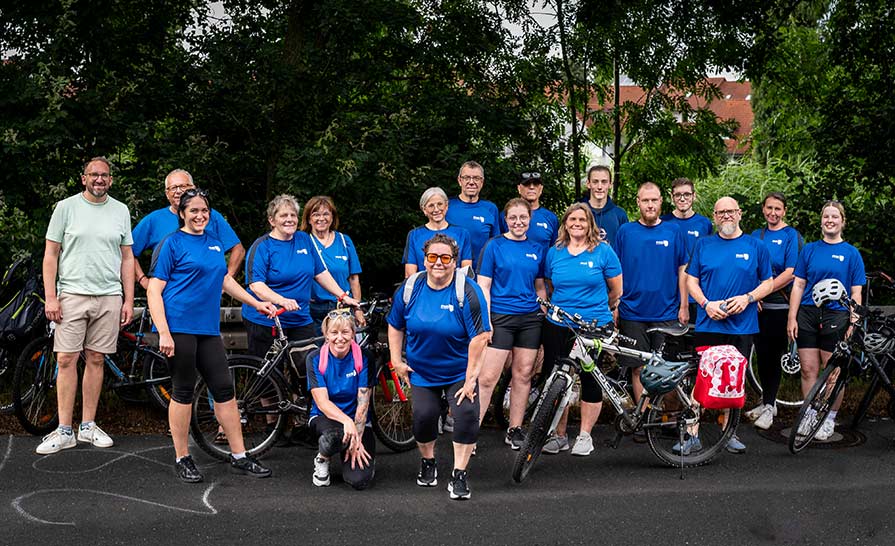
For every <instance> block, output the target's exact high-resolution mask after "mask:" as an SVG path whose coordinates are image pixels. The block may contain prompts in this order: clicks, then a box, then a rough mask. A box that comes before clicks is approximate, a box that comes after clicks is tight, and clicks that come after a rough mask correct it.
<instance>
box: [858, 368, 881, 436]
mask: <svg viewBox="0 0 895 546" xmlns="http://www.w3.org/2000/svg"><path fill="white" fill-rule="evenodd" d="M881 388H882V385H880V379H879V375H877V374H876V372H875V371H874V372H873V377H872V378H870V383H869V384H868V385H867V390H866V391H864V396H863V397H861V401H860V402H859V403H858V407H857V408H855V415H854V416H853V417H852V420H851V428H852V430H857V428H858V427H859V426H860V425H861V421H863V420H864V417H866V416H867V410H869V409H870V406H871V405H873V400H874V399H875V398H876V395H877V394H879V391H880V389H881Z"/></svg>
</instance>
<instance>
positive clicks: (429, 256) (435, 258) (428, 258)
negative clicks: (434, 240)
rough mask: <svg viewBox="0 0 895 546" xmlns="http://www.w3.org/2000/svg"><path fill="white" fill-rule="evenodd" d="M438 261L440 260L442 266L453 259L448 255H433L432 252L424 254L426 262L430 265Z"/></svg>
mask: <svg viewBox="0 0 895 546" xmlns="http://www.w3.org/2000/svg"><path fill="white" fill-rule="evenodd" d="M438 260H441V263H442V264H444V265H447V264H449V263H451V262H452V261H454V257H453V256H451V255H450V254H435V253H434V252H430V253H428V254H426V261H427V262H429V263H430V264H434V263H435V262H437V261H438Z"/></svg>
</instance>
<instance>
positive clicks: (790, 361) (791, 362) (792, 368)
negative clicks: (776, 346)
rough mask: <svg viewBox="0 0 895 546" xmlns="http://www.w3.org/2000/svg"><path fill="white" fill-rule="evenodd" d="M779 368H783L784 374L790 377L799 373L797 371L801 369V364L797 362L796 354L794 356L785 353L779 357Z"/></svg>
mask: <svg viewBox="0 0 895 546" xmlns="http://www.w3.org/2000/svg"><path fill="white" fill-rule="evenodd" d="M780 367H781V368H783V371H784V372H786V373H788V374H790V375H795V374H797V373H799V371H800V370H801V369H802V362H801V360H799V355H798V353H796V354H789V353H786V354H785V355H783V356H781V357H780Z"/></svg>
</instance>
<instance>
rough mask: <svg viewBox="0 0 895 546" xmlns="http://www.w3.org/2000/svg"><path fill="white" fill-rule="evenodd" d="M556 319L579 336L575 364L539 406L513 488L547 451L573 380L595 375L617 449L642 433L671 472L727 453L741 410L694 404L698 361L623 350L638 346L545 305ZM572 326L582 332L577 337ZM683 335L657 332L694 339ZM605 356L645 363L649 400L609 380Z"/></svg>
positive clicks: (556, 372) (551, 381) (553, 382)
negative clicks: (602, 363) (610, 412)
mask: <svg viewBox="0 0 895 546" xmlns="http://www.w3.org/2000/svg"><path fill="white" fill-rule="evenodd" d="M538 302H539V303H540V304H541V305H543V306H544V307H546V308H547V309H548V310H549V311H548V312H550V313H552V317H553V320H554V321H555V322H560V323H563V324H564V325H565V326H567V327H568V328H569V329H570V330H572V332H574V334H575V343H574V345H573V347H572V351H571V352H570V353H569V357H568V358H563V359H561V360H560V361H559V362H558V363H557V364H556V366H555V367H554V369H553V371H552V372H551V374H550V377H548V378H547V381H546V384H545V387H544V391H543V393H542V394H541V398H540V399H539V401H538V405H537V409H536V410H535V412H534V417H532V420H531V425H530V427H529V430H528V435H527V437H526V440H525V442H524V443H523V445H522V448H521V449H520V450H519V454H518V455H517V456H516V460H515V463H514V465H513V480H515V481H516V482H517V483H521V482H522V481H523V480H524V479H525V478H526V477H527V476H528V474H529V473H530V472H531V470H532V468H533V467H534V464H535V462H536V461H537V459H538V456H539V455H540V454H541V450H542V449H543V447H544V444H545V443H546V441H547V437H548V436H549V434H550V433H552V432H553V431H554V430H555V429H556V426H557V424H558V423H559V420H560V417H561V416H562V414H563V410H564V409H565V407H566V406H567V405H568V403H569V398H570V396H571V394H572V385H573V383H574V376H573V373H578V374H583V373H589V374H591V376H592V377H593V378H594V379H595V380H596V381H597V383H598V384H599V385H600V386H601V387H602V388H603V397H604V399H606V398H608V399H609V402H610V403H611V404H612V406H613V408H615V411H616V413H617V414H618V415H617V417H616V419H615V429H616V435H615V438H614V439H613V440H612V441H609V442H607V444H608V445H609V447H613V448H617V447H618V444H619V442H620V441H621V438H622V436H624V435H626V434H633V433H634V432H635V431H639V430H642V431H643V432H644V434H645V435H646V438H647V442H648V443H649V446H650V450H651V451H652V452H653V454H654V455H655V456H656V457H658V458H659V460H661V461H662V462H664V463H666V464H667V465H669V466H673V467H679V468H681V469H683V468H684V467H695V466H700V465H703V464H706V463H708V462H709V461H711V460H712V459H713V458H714V457H715V456H716V455H717V454H718V453H720V452H721V451H722V450H723V449H724V447H725V446H726V445H727V441H728V440H729V439H730V438H731V437H732V436H733V434H734V433H735V432H736V427H737V423H738V422H739V418H740V410H739V409H731V410H707V409H705V408H702V407H701V406H700V405H699V404H698V403H697V402H696V401H695V400H694V399H693V397H692V391H693V387H694V385H695V382H696V375H697V372H698V370H699V360H698V357H697V356H696V355H695V354H689V353H685V354H684V355H681V356H682V357H683V358H684V360H683V361H669V360H666V359H665V358H663V357H662V356H661V354H662V351H661V350H660V351H656V352H645V351H638V350H636V349H631V348H628V347H623V346H620V345H619V344H618V341H623V342H624V343H626V344H629V345H633V344H634V340H632V339H630V338H627V337H625V336H622V335H620V334H618V332H616V331H614V330H612V329H610V328H607V327H598V326H596V324H594V323H589V322H586V321H584V320H583V319H582V318H581V317H580V316H578V315H571V314H569V313H567V312H566V311H564V310H563V309H561V308H559V307H557V306H555V305H553V304H551V303H550V302H547V301H545V300H541V299H539V300H538ZM573 326H577V329H576V328H574V327H573ZM687 329H688V328H687V327H686V326H684V327H682V328H680V329H672V328H655V329H652V331H656V332H662V333H665V334H667V335H671V336H680V335H682V334H684V333H686V332H687ZM602 351H606V352H609V353H612V354H617V355H623V356H629V357H633V358H637V359H639V360H640V361H641V362H643V363H644V366H643V370H642V373H641V377H642V378H643V384H644V394H643V396H642V397H641V399H640V403H639V404H638V405H636V406H635V404H634V402H633V400H632V398H631V395H630V393H629V392H628V390H627V385H626V384H625V382H624V381H623V380H614V379H611V378H609V377H608V376H607V375H606V374H605V373H603V371H602V370H601V369H600V367H599V366H597V365H596V364H595V363H596V362H597V359H598V358H599V356H600V353H601V352H602Z"/></svg>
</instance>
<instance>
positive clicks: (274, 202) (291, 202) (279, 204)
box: [267, 193, 301, 218]
mask: <svg viewBox="0 0 895 546" xmlns="http://www.w3.org/2000/svg"><path fill="white" fill-rule="evenodd" d="M284 206H290V207H292V208H293V209H295V215H296V216H298V215H299V214H301V207H300V206H298V199H296V198H295V197H293V196H291V195H287V194H285V193H284V194H280V195H278V196H276V197H274V198H273V199H271V201H270V203H268V204H267V217H268V218H273V217H274V216H276V215H277V211H279V210H280V209H281V208H283V207H284Z"/></svg>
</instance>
